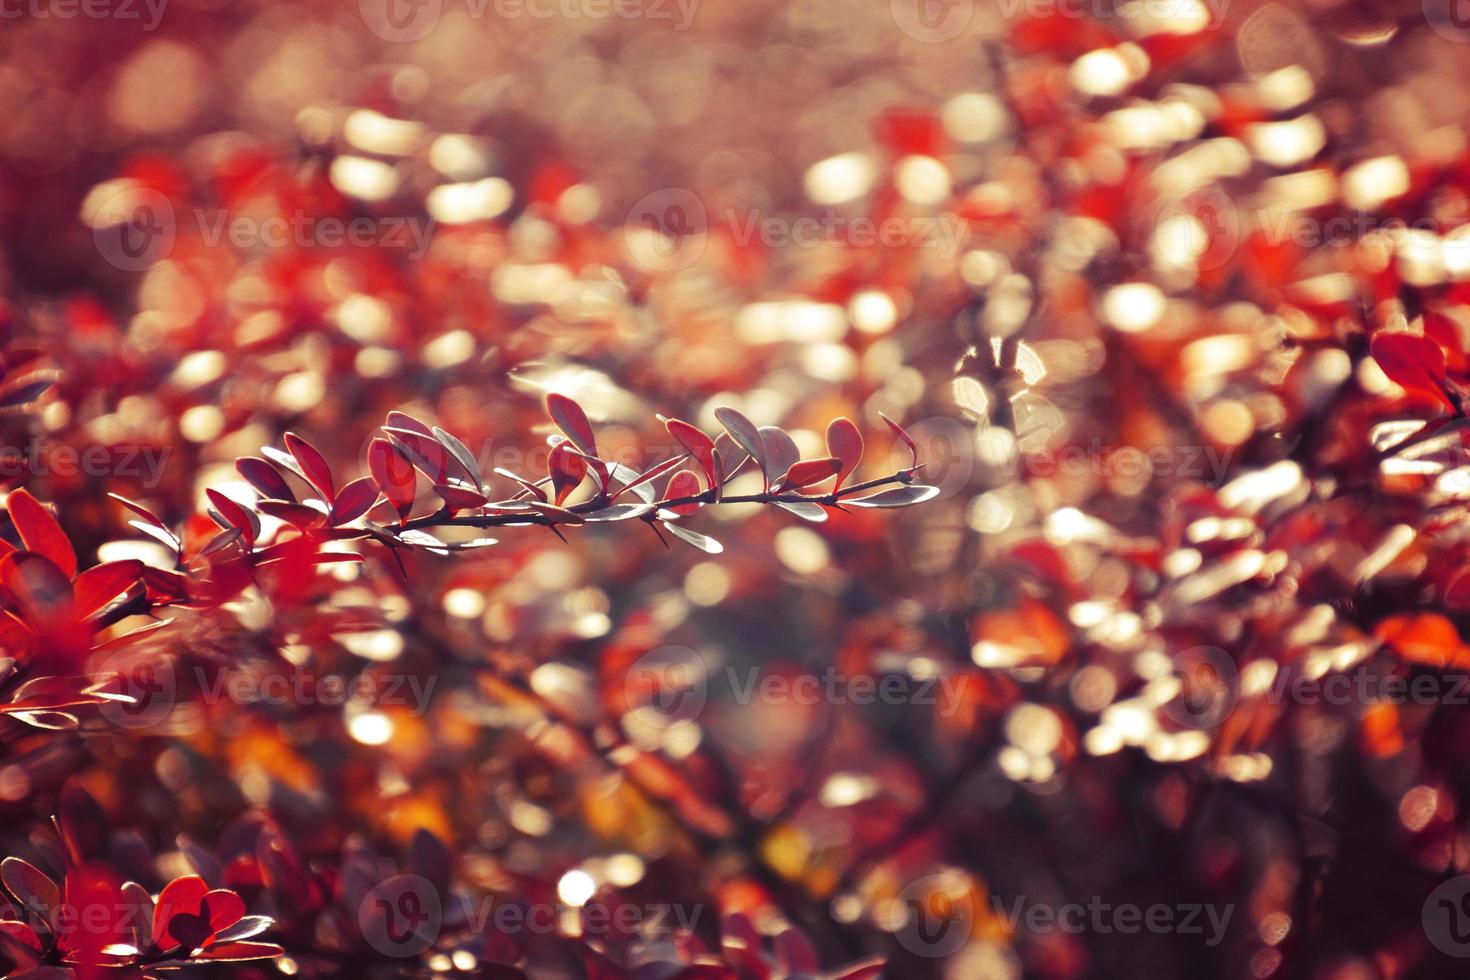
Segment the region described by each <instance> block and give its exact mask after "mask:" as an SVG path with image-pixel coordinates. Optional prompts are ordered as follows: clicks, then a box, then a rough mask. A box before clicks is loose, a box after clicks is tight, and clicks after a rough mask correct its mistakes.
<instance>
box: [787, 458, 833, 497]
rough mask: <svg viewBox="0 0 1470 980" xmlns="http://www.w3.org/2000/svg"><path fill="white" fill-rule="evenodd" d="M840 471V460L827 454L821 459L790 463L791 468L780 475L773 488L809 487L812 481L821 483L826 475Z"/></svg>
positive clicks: (796, 488) (793, 488)
mask: <svg viewBox="0 0 1470 980" xmlns="http://www.w3.org/2000/svg"><path fill="white" fill-rule="evenodd" d="M840 472H842V460H840V459H837V458H836V457H834V456H827V457H824V458H822V459H808V460H803V461H802V462H799V463H793V464H791V468H790V469H788V470H787V471H786V472H785V474H783V475H782V477H781V479H780V481H778V482H777V484H776V487H775V489H776V490H777V491H781V490H800V489H801V488H802V487H809V486H811V485H812V484H814V483H821V482H822V481H823V480H825V479H827V478H828V477H830V476H835V475H836V474H838V473H840Z"/></svg>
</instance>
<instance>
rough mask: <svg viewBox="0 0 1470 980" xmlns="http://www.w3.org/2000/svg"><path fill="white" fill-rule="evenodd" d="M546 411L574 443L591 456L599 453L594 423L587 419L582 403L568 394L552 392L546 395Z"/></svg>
mask: <svg viewBox="0 0 1470 980" xmlns="http://www.w3.org/2000/svg"><path fill="white" fill-rule="evenodd" d="M546 413H547V414H548V415H550V416H551V420H552V421H553V422H555V423H556V427H557V428H558V429H561V431H562V432H563V433H565V434H566V437H567V438H568V439H570V440H572V445H574V446H576V447H577V448H578V449H580V450H582V452H584V453H587V454H588V455H589V456H596V455H597V440H596V438H595V437H594V436H593V434H592V423H590V422H588V421H587V413H586V412H584V411H582V406H581V405H578V404H577V403H576V402H574V401H572V400H571V399H570V398H568V397H567V396H566V395H558V394H556V393H555V392H552V393H551V394H549V395H547V396H546Z"/></svg>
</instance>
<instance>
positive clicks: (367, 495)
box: [331, 476, 378, 526]
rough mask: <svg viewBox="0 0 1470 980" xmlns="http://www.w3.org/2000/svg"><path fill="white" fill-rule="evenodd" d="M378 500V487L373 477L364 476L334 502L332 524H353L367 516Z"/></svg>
mask: <svg viewBox="0 0 1470 980" xmlns="http://www.w3.org/2000/svg"><path fill="white" fill-rule="evenodd" d="M377 500H378V485H377V484H376V483H374V482H373V479H372V477H367V476H364V477H359V478H358V479H356V480H353V481H352V482H351V483H349V484H347V486H345V487H343V488H342V492H341V493H339V494H337V499H336V500H334V501H332V513H331V521H332V524H333V525H334V526H336V525H341V524H351V523H352V522H353V521H355V520H357V519H358V518H359V517H361V516H362V515H363V514H366V513H367V512H368V510H369V509H370V508H371V507H372V506H373V504H374V503H376V502H377Z"/></svg>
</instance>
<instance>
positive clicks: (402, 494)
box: [368, 439, 418, 521]
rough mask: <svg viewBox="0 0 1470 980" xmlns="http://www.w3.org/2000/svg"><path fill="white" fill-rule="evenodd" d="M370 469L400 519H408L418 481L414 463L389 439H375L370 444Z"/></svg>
mask: <svg viewBox="0 0 1470 980" xmlns="http://www.w3.org/2000/svg"><path fill="white" fill-rule="evenodd" d="M368 469H369V470H370V471H371V472H372V474H373V479H374V480H375V481H376V482H377V484H378V488H379V489H380V490H382V491H383V495H384V496H386V497H387V498H388V503H390V504H392V505H393V509H394V510H396V511H398V518H399V520H400V521H403V520H407V519H408V513H409V511H411V510H413V498H414V495H415V493H416V492H417V483H418V479H417V477H415V475H414V470H413V464H412V463H410V462H409V461H408V458H407V457H405V456H404V455H403V453H401V452H399V451H398V447H397V446H395V445H393V443H391V442H389V441H388V440H387V439H374V440H373V441H372V444H371V445H369V446H368Z"/></svg>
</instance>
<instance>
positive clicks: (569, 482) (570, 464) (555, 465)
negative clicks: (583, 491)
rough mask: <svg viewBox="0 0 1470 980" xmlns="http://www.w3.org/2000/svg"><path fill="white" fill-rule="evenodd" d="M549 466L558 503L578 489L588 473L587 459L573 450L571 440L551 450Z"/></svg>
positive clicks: (558, 444) (560, 443)
mask: <svg viewBox="0 0 1470 980" xmlns="http://www.w3.org/2000/svg"><path fill="white" fill-rule="evenodd" d="M547 468H548V470H549V471H550V473H551V486H552V488H553V489H554V490H555V491H556V499H555V501H554V502H555V503H556V504H558V505H559V504H561V502H562V501H564V500H566V499H567V497H568V496H569V495H570V494H571V492H572V491H573V490H575V489H577V486H578V484H580V483H581V482H582V478H583V477H585V476H586V475H587V461H586V460H584V459H583V458H582V457H581V456H578V455H577V454H576V453H575V452H573V450H572V444H571V443H569V442H559V443H557V444H556V446H555V447H554V448H553V449H552V450H551V458H550V460H549V462H548V464H547Z"/></svg>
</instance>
